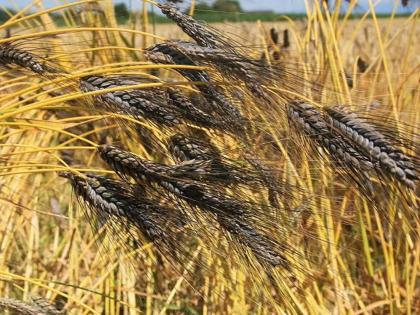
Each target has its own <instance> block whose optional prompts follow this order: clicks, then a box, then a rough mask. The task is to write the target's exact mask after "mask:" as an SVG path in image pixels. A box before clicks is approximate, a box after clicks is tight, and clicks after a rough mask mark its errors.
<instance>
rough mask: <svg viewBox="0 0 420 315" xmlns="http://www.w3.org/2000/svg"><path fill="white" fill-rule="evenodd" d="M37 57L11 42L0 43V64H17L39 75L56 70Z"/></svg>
mask: <svg viewBox="0 0 420 315" xmlns="http://www.w3.org/2000/svg"><path fill="white" fill-rule="evenodd" d="M39 59H40V58H38V57H37V56H36V55H34V54H33V53H31V52H29V51H25V50H23V49H20V48H18V47H16V46H15V45H14V44H12V43H3V44H0V65H3V66H8V65H17V66H20V67H23V68H25V69H27V70H30V71H32V72H34V73H36V74H40V75H44V74H48V73H52V72H56V69H53V68H52V67H50V66H48V65H46V64H45V63H43V62H41V61H40V60H39Z"/></svg>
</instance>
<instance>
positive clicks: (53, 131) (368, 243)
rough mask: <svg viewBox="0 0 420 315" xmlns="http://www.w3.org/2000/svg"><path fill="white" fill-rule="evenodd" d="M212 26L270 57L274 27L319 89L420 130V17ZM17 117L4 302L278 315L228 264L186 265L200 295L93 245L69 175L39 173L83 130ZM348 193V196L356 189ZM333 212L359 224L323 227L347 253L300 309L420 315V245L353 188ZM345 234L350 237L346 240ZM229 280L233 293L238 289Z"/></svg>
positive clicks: (172, 29) (333, 254)
mask: <svg viewBox="0 0 420 315" xmlns="http://www.w3.org/2000/svg"><path fill="white" fill-rule="evenodd" d="M308 21H309V22H308ZM211 26H212V27H216V28H218V29H220V30H221V31H222V32H226V31H227V30H228V32H229V33H232V34H235V35H236V36H237V41H238V38H242V40H241V41H240V42H241V43H242V44H243V45H246V46H255V47H261V46H262V44H263V43H264V41H265V36H264V35H265V34H266V33H267V32H268V31H269V29H270V28H272V27H275V28H276V29H277V30H278V31H279V32H280V34H281V32H282V31H283V30H284V29H286V28H287V29H288V30H289V34H290V39H291V46H290V47H289V48H288V49H286V50H282V59H283V60H290V62H291V63H296V64H309V65H310V66H308V68H307V70H308V69H317V70H318V71H314V72H313V73H319V74H318V75H319V77H318V78H320V77H322V78H323V79H325V80H326V81H329V82H330V83H329V84H330V85H331V86H332V87H333V88H334V89H335V90H339V91H340V92H341V93H343V94H345V95H347V94H348V95H350V97H351V98H352V99H353V100H356V102H354V104H353V106H356V107H357V106H358V104H357V101H360V102H363V104H364V105H365V104H372V107H373V108H377V110H378V113H380V112H381V110H383V109H384V110H387V111H395V112H396V113H397V115H398V116H399V118H400V119H402V121H403V122H404V123H406V124H407V125H411V126H416V125H418V123H419V119H420V91H419V82H420V55H419V53H418V52H419V51H420V41H419V40H418V39H419V38H420V25H419V22H418V12H417V13H414V14H413V15H412V16H410V17H404V18H387V19H379V20H375V19H363V18H362V19H353V20H340V19H337V20H334V19H333V20H332V21H330V22H327V21H325V20H320V18H319V17H316V16H312V17H310V18H309V19H308V20H296V21H289V22H274V23H271V22H270V23H228V24H220V23H218V24H214V25H211ZM138 28H140V29H143V30H144V31H146V32H154V33H156V34H157V35H159V36H163V37H165V38H172V39H174V38H182V39H186V36H185V35H183V34H182V32H181V31H180V30H179V29H178V28H176V26H175V25H174V24H162V25H160V24H157V25H151V24H149V25H144V24H140V25H139V26H138ZM321 29H323V32H324V34H328V36H329V37H328V38H327V39H326V40H325V41H324V40H322V39H321V36H320V32H321ZM151 44H153V40H152V39H151V38H147V39H146V41H145V39H144V38H143V39H140V38H139V39H138V45H139V46H141V47H147V46H148V45H151ZM262 52H263V49H260V48H255V49H254V53H255V56H258V55H260V54H261V53H262ZM359 58H362V59H363V61H364V62H365V63H366V65H367V68H366V69H365V71H364V73H360V72H359V71H358V67H357V60H358V59H359ZM341 67H342V69H343V70H344V71H345V75H346V76H347V79H349V78H351V80H352V82H353V88H348V87H345V86H344V85H343V84H342V83H343V82H342V81H340V80H341V79H342V76H341V74H340V73H339V72H337V71H336V70H334V69H340V68H341ZM309 72H311V71H309ZM311 73H312V72H311ZM327 77H328V79H327ZM334 77H335V78H339V81H340V83H337V82H336V81H334V80H333V78H334ZM311 79H317V77H316V76H315V77H311ZM1 80H2V81H4V80H6V79H4V78H2V79H1ZM331 82H332V83H331ZM9 83H10V82H9ZM13 93H15V94H13ZM12 94H13V95H14V98H13V99H14V100H18V99H19V96H20V95H19V92H18V90H17V89H16V87H14V88H13V87H9V88H1V89H0V114H2V115H6V114H7V113H8V112H6V111H4V112H2V108H3V107H4V108H5V107H6V106H8V105H9V104H10V102H2V100H3V99H4V98H5V97H7V96H10V95H12ZM12 118H13V119H12V121H16V122H19V125H16V126H13V125H11V124H7V123H6V122H10V120H3V121H0V128H1V129H0V139H1V142H0V143H1V144H2V146H1V147H0V149H1V154H2V155H3V156H14V157H16V160H15V161H16V162H15V163H16V164H14V166H13V165H10V164H9V165H8V166H7V167H6V166H4V167H1V170H0V187H1V190H2V195H1V197H0V209H1V216H0V296H1V297H12V298H17V299H21V300H25V301H27V300H29V299H30V298H31V297H36V296H41V297H44V298H46V299H48V300H50V301H54V300H63V301H64V303H66V309H67V310H68V313H69V314H143V313H144V314H165V313H168V314H246V313H249V314H273V313H274V310H273V308H272V306H270V304H269V303H268V302H267V301H266V299H265V297H264V296H261V294H260V293H261V292H258V290H255V288H253V287H252V282H253V279H252V277H248V276H247V275H246V274H244V273H243V272H242V271H241V270H240V269H235V268H234V267H232V268H231V269H230V270H229V272H228V273H227V271H226V268H222V267H221V265H222V264H223V263H222V262H221V260H223V259H221V258H220V257H214V260H213V261H210V262H209V261H208V262H207V263H208V264H209V265H210V271H207V272H205V271H203V270H201V269H200V268H199V265H196V264H195V262H194V261H192V262H186V264H185V268H186V269H190V270H192V272H193V274H194V277H195V279H196V281H197V282H196V283H195V284H194V285H195V288H196V289H193V288H192V287H191V286H190V285H189V284H188V283H187V282H186V281H185V280H184V279H183V277H182V276H181V275H179V274H177V273H175V272H174V271H173V269H172V268H171V264H170V263H168V262H165V261H163V262H161V261H159V260H156V259H155V254H154V252H153V250H152V246H151V245H145V246H144V248H143V249H142V250H141V253H140V254H137V256H136V258H135V259H134V262H133V259H132V258H129V257H127V256H129V255H130V254H129V253H124V255H122V252H121V250H120V248H119V247H115V246H111V245H110V244H109V243H108V239H107V238H106V237H105V238H104V237H103V235H100V234H96V235H94V234H93V232H92V229H91V227H90V225H89V224H88V222H86V219H85V218H84V217H83V215H82V211H81V210H80V206H79V205H78V204H77V202H76V201H75V198H74V195H73V193H72V191H71V187H70V185H68V183H67V181H66V180H65V179H62V178H59V177H57V175H56V173H55V171H56V170H58V169H59V168H57V169H54V167H53V166H52V167H50V168H49V169H48V170H47V171H39V169H44V170H45V169H46V168H47V166H42V165H40V164H41V163H44V164H51V165H54V164H57V163H58V162H57V155H56V152H57V151H56V150H55V149H51V150H50V151H47V150H41V149H40V148H56V146H58V145H60V143H61V142H62V139H61V138H60V136H59V134H60V132H59V131H61V130H65V129H67V128H69V127H71V126H73V125H75V124H77V121H76V122H73V121H71V120H65V119H64V120H63V118H57V117H54V115H51V113H50V112H49V111H48V108H40V109H39V110H36V111H28V112H23V113H22V114H21V113H17V114H16V115H15V116H12ZM25 121H28V122H30V124H25ZM81 121H82V120H81ZM87 132H88V131H87ZM86 152H87V153H86ZM76 158H79V159H81V160H83V161H85V164H84V165H86V167H90V166H92V165H95V163H96V162H95V159H96V158H95V156H94V154H93V153H92V152H90V151H81V152H76ZM31 163H35V164H37V165H36V166H35V167H34V166H33V165H30V164H31ZM58 164H59V163H58ZM303 164H305V165H306V162H305V163H303ZM16 165H19V166H18V167H16ZM305 165H297V166H296V167H297V168H298V169H299V170H300V174H305V167H308V166H305ZM302 178H304V177H302ZM333 180H334V179H333V178H324V182H323V185H325V186H326V187H328V186H329V185H331V184H332V183H331V182H330V181H333ZM342 186H343V187H345V188H346V183H342ZM315 189H316V188H315ZM321 193H322V192H321ZM325 207H326V209H327V208H328V207H335V208H337V209H344V210H343V212H345V215H346V216H349V217H352V218H356V219H357V220H356V221H357V222H358V223H357V224H356V225H355V226H353V227H352V228H349V229H350V230H351V232H350V233H348V231H346V227H345V226H342V225H341V224H340V223H337V222H332V221H329V220H328V219H326V220H325V226H328V225H329V224H332V226H329V228H330V229H331V231H332V233H331V235H326V234H324V233H325V231H323V230H322V229H321V228H320V229H319V236H320V238H322V239H325V238H327V239H328V240H332V241H333V243H335V241H337V242H339V243H340V242H341V243H340V246H337V247H335V246H332V247H331V246H328V245H325V247H324V248H322V249H321V250H322V251H325V253H326V256H327V257H329V265H330V266H332V267H331V268H328V270H327V269H326V270H322V271H321V273H322V274H323V277H322V279H323V280H322V281H318V282H314V283H311V284H309V285H308V287H307V288H306V289H305V291H304V292H299V293H295V295H296V298H297V299H299V300H300V302H299V305H300V309H299V310H297V311H296V313H300V312H302V313H311V314H416V313H418V312H420V298H419V297H420V287H419V260H420V247H419V246H420V243H419V240H418V239H414V240H412V239H406V238H405V232H404V228H401V230H400V231H392V229H391V230H390V229H387V227H386V224H384V226H385V227H384V226H382V223H380V222H381V218H379V217H378V215H377V214H374V213H372V209H370V208H369V205H367V204H365V203H363V202H362V201H361V200H360V199H358V197H357V196H356V195H355V194H354V192H353V191H352V190H351V189H349V191H348V192H347V193H346V194H345V195H344V197H343V198H342V199H341V201H340V202H338V203H335V204H333V203H331V204H329V205H326V206H325ZM389 207H390V209H389V211H393V210H395V209H391V208H392V207H393V205H390V206H389ZM335 224H337V225H335ZM398 224H399V223H398ZM325 226H324V227H325ZM388 228H389V227H388ZM345 233H348V234H346V236H344V234H345ZM352 233H354V235H355V236H354V239H355V241H354V242H352V241H351V240H352V236H351V235H352ZM387 233H391V234H392V233H394V236H395V237H392V238H388V237H387V235H388V234H387ZM346 248H351V250H349V251H346ZM227 279H229V280H227ZM228 281H231V282H232V283H233V285H232V286H231V287H229V286H228V285H227V282H228ZM220 292H222V293H220ZM200 295H202V296H200ZM288 313H293V311H292V310H290V311H288Z"/></svg>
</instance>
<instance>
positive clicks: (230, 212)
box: [98, 146, 288, 268]
mask: <svg viewBox="0 0 420 315" xmlns="http://www.w3.org/2000/svg"><path fill="white" fill-rule="evenodd" d="M98 149H99V152H100V154H101V157H102V159H103V160H104V161H106V162H107V163H108V164H109V165H110V166H111V167H112V168H113V169H114V170H115V171H116V172H117V173H119V174H123V177H131V178H133V179H134V180H136V181H137V182H138V183H141V184H144V183H155V184H157V185H158V186H160V187H161V188H163V189H165V190H167V191H168V192H170V193H172V194H173V195H174V196H176V197H177V198H180V199H182V200H183V201H185V202H187V203H188V204H190V205H191V206H192V207H195V208H199V209H201V210H202V211H204V212H206V213H209V214H211V215H213V216H215V217H216V220H217V222H218V223H219V224H220V226H221V227H222V229H223V230H224V231H225V232H228V233H229V234H230V235H231V236H232V237H233V238H234V239H235V240H236V241H237V242H239V244H241V245H242V246H245V247H246V248H248V249H250V250H251V251H252V252H253V253H254V255H255V256H256V258H257V259H258V260H259V261H260V262H261V264H264V265H270V266H271V267H276V266H282V267H284V268H287V266H288V263H287V258H286V257H285V256H284V255H283V253H281V250H282V249H285V246H284V245H282V244H280V243H278V242H276V241H275V240H274V239H271V238H270V237H269V236H267V235H264V234H263V233H261V232H260V231H259V230H258V228H256V227H254V226H253V224H252V223H251V222H250V221H249V220H250V217H252V216H253V214H252V211H251V209H250V206H249V205H248V204H247V203H246V202H241V201H239V200H236V199H234V198H232V197H229V196H227V195H226V194H225V193H221V192H218V191H215V190H214V189H212V188H211V187H209V186H207V185H203V184H201V183H199V182H196V181H191V180H182V179H177V178H173V177H171V176H169V174H168V172H167V170H168V169H167V167H165V166H164V165H161V164H155V163H153V162H150V161H145V160H142V159H141V158H139V157H138V156H136V155H134V154H132V153H130V152H127V151H123V150H121V149H118V148H116V147H113V146H101V147H99V148H98Z"/></svg>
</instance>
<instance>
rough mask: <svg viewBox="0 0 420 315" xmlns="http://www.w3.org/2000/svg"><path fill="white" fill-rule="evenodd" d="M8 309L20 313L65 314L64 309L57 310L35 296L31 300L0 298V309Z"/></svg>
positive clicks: (33, 314)
mask: <svg viewBox="0 0 420 315" xmlns="http://www.w3.org/2000/svg"><path fill="white" fill-rule="evenodd" d="M2 310H3V311H10V312H11V314H20V315H65V314H66V313H67V312H66V311H65V310H58V309H57V308H55V307H54V306H53V305H51V304H50V303H48V301H47V300H45V299H43V298H35V299H33V301H32V302H22V301H20V300H16V299H9V298H0V311H2Z"/></svg>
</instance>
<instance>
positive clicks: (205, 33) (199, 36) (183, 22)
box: [157, 3, 220, 48]
mask: <svg viewBox="0 0 420 315" xmlns="http://www.w3.org/2000/svg"><path fill="white" fill-rule="evenodd" d="M157 6H158V7H159V8H160V9H161V11H162V13H163V14H165V15H166V16H167V17H168V18H170V19H171V20H173V21H174V22H175V23H176V24H177V25H178V26H179V27H180V28H181V29H182V30H183V32H184V33H186V34H187V35H188V36H190V37H191V38H192V39H193V40H195V41H196V42H197V44H198V45H200V46H202V47H213V48H215V47H218V46H219V45H220V37H219V36H218V35H217V34H215V33H214V32H212V31H211V30H210V29H209V28H208V27H206V26H204V25H203V24H201V23H199V22H197V21H196V20H195V19H194V18H192V17H191V16H189V15H187V14H185V13H182V12H181V11H180V10H178V9H177V8H176V7H175V6H174V5H173V4H171V3H160V4H157Z"/></svg>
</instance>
